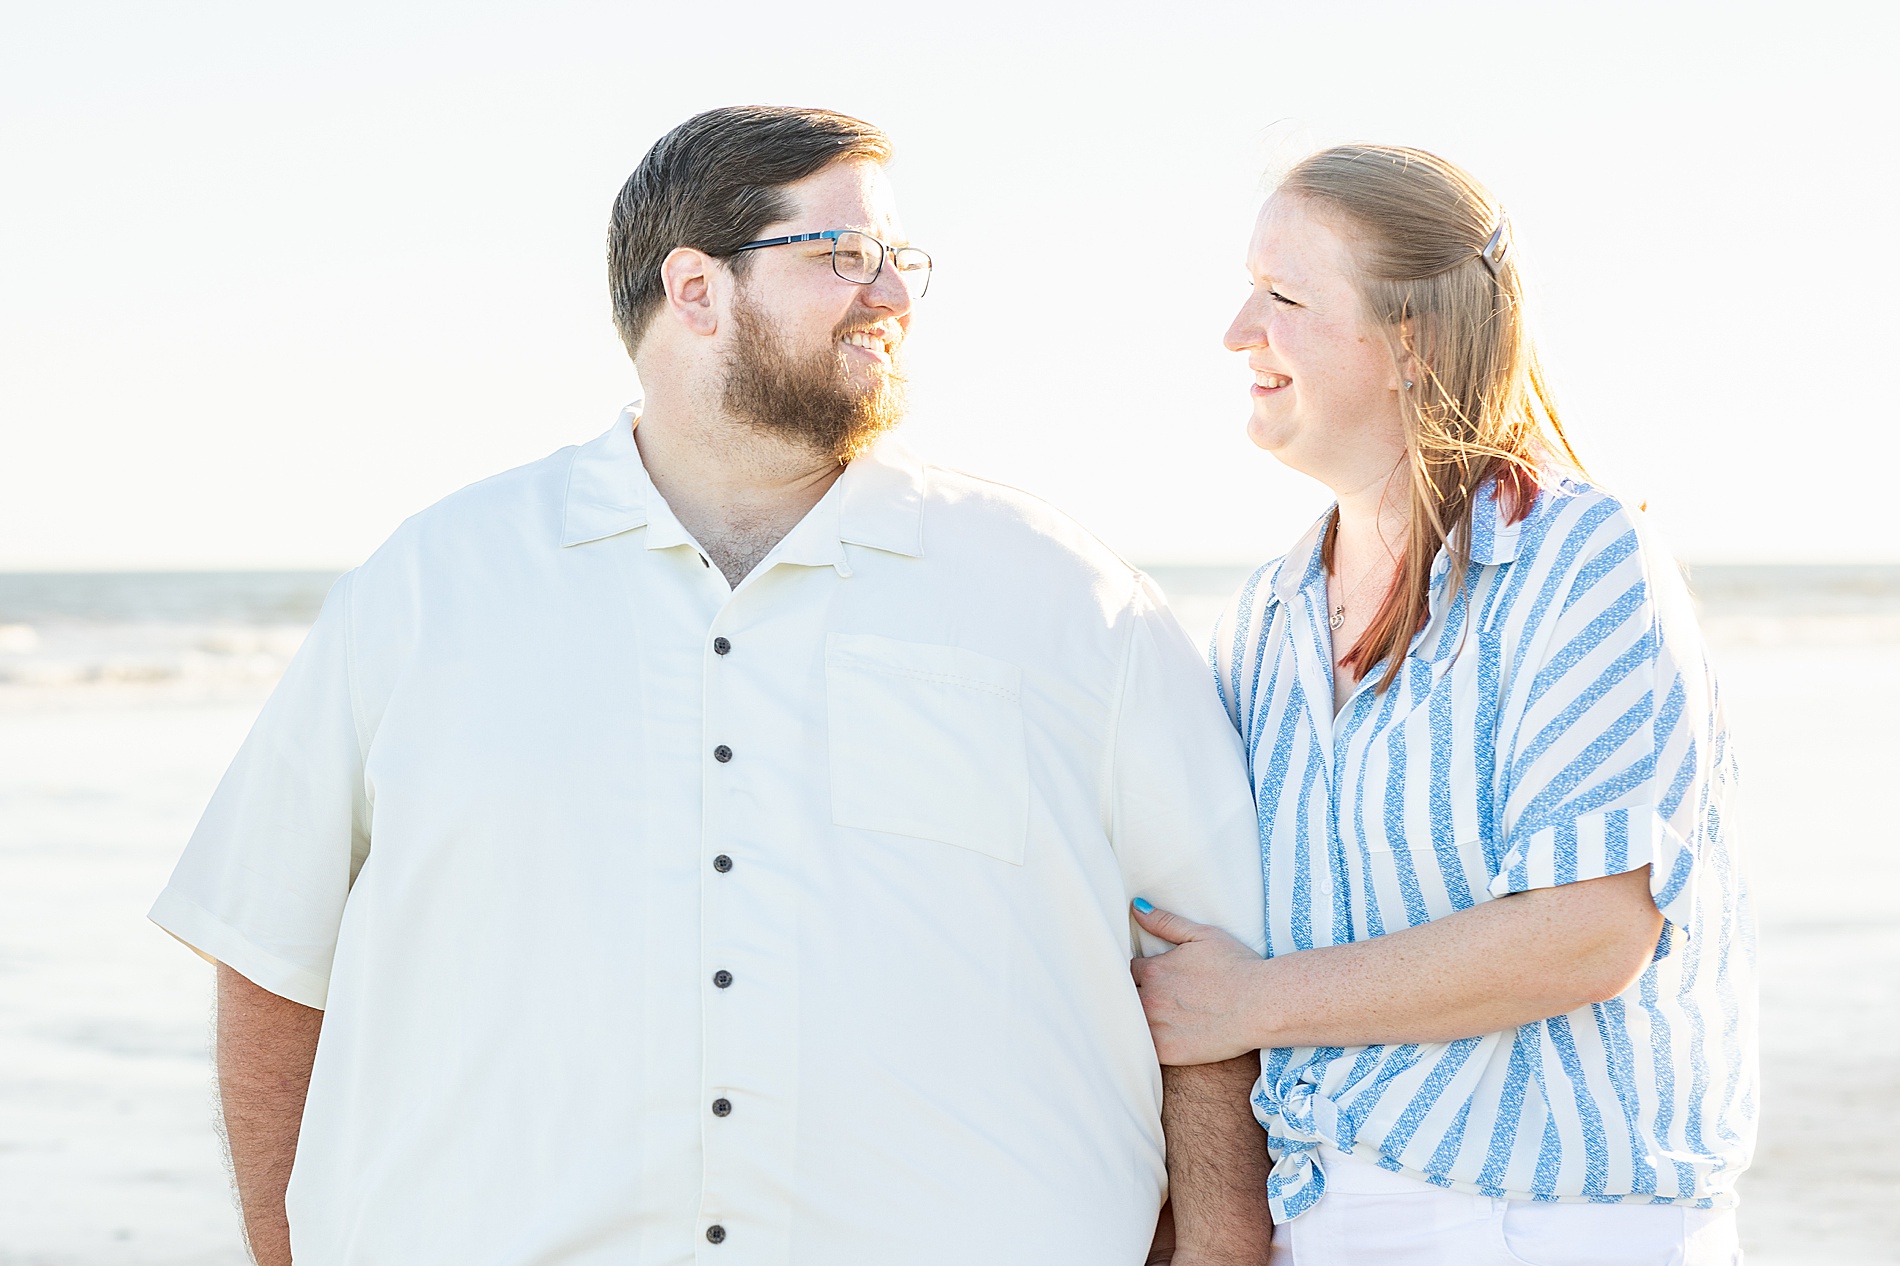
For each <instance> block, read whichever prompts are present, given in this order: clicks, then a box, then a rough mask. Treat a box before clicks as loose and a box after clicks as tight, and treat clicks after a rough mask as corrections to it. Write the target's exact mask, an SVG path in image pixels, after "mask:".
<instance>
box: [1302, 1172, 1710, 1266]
mask: <svg viewBox="0 0 1900 1266" xmlns="http://www.w3.org/2000/svg"><path fill="white" fill-rule="evenodd" d="M1319 1163H1320V1166H1321V1167H1322V1168H1323V1169H1324V1170H1325V1171H1326V1194H1325V1195H1323V1196H1321V1197H1320V1198H1319V1203H1317V1204H1315V1205H1314V1206H1313V1207H1312V1208H1311V1209H1308V1210H1307V1211H1306V1212H1305V1213H1303V1214H1301V1215H1300V1216H1299V1217H1298V1218H1296V1219H1294V1220H1293V1221H1292V1222H1289V1223H1286V1224H1284V1225H1282V1226H1278V1227H1276V1228H1274V1232H1273V1257H1272V1259H1271V1261H1272V1266H1740V1264H1741V1260H1742V1250H1741V1245H1740V1244H1739V1243H1738V1242H1737V1241H1736V1238H1735V1210H1733V1209H1685V1208H1681V1207H1679V1206H1676V1205H1647V1204H1542V1203H1533V1202H1531V1201H1527V1200H1493V1199H1491V1198H1490V1197H1489V1196H1474V1195H1468V1194H1466V1193H1465V1192H1462V1191H1445V1190H1443V1189H1441V1188H1438V1187H1434V1186H1431V1185H1430V1184H1428V1183H1423V1182H1420V1181H1419V1180H1418V1179H1416V1178H1408V1177H1406V1176H1405V1175H1403V1174H1394V1173H1391V1172H1389V1171H1387V1170H1383V1169H1380V1168H1379V1167H1378V1166H1377V1165H1375V1164H1373V1163H1372V1162H1371V1161H1368V1160H1363V1159H1360V1158H1357V1157H1353V1156H1347V1155H1345V1154H1344V1153H1342V1152H1339V1151H1337V1150H1336V1149H1334V1148H1331V1147H1326V1146H1322V1147H1321V1148H1320V1151H1319Z"/></svg>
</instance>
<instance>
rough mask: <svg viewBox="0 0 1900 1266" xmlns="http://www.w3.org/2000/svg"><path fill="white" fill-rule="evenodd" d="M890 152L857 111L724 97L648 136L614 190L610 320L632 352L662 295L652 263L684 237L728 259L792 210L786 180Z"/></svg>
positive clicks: (737, 257)
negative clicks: (734, 102)
mask: <svg viewBox="0 0 1900 1266" xmlns="http://www.w3.org/2000/svg"><path fill="white" fill-rule="evenodd" d="M854 158H855V159H868V160H870V161H871V162H875V163H888V162H889V161H890V160H891V142H890V139H889V138H888V137H886V136H885V135H884V133H883V132H881V131H879V130H878V129H877V128H874V127H872V126H871V125H870V124H869V123H866V122H864V121H863V120H861V119H854V118H852V117H850V116H849V115H844V114H836V113H833V112H832V111H830V110H808V109H798V108H795V107H792V106H726V107H723V108H721V109H718V110H708V111H706V112H705V113H704V114H696V115H694V116H693V117H692V118H690V119H688V120H686V122H684V123H682V124H680V125H679V126H678V127H676V128H674V129H673V130H672V131H671V132H668V133H667V134H666V135H665V136H662V137H661V138H660V139H659V140H658V141H656V142H654V144H653V148H652V149H650V150H648V151H647V155H646V157H645V158H643V159H641V160H640V165H639V166H638V167H636V168H634V171H633V174H632V175H631V176H628V177H627V183H626V184H624V185H622V186H621V187H620V194H619V196H618V197H616V198H615V199H614V209H613V216H612V218H611V219H610V220H609V221H608V224H607V283H608V288H609V289H610V291H611V292H612V294H613V305H614V328H615V329H617V330H619V331H620V341H621V342H622V343H624V344H626V347H627V355H629V356H632V355H634V354H635V353H636V352H637V351H638V350H639V347H640V338H641V336H642V335H644V334H645V333H646V328H647V326H648V325H649V324H650V323H651V322H652V320H653V314H654V313H655V312H656V311H658V310H659V306H660V304H661V302H662V301H663V300H664V299H665V297H666V287H665V284H664V283H663V282H662V281H661V280H660V265H661V264H662V263H663V262H664V261H665V260H666V257H667V256H668V255H669V254H671V253H672V252H673V251H674V250H676V249H678V248H679V247H682V246H690V247H693V248H695V249H697V250H702V251H705V252H706V253H707V254H708V255H711V256H713V257H714V258H716V259H726V260H729V261H730V265H731V267H732V268H733V270H734V271H735V272H738V273H740V274H741V275H743V273H744V271H745V268H746V265H747V264H748V263H750V256H748V255H744V254H735V252H736V251H737V249H738V248H739V247H740V246H743V245H744V244H745V243H747V242H749V241H752V240H753V239H755V238H757V237H758V235H759V231H760V230H761V229H763V228H764V227H765V226H766V225H768V224H770V223H772V222H773V221H774V220H782V219H784V218H785V216H786V215H787V214H788V213H789V212H790V210H791V203H790V200H789V199H788V198H787V197H786V196H785V186H786V185H790V184H795V183H797V182H798V181H800V180H803V179H805V178H806V177H807V176H812V175H816V174H817V173H818V172H820V171H822V170H823V169H824V168H826V167H829V166H830V165H831V164H832V163H836V162H841V161H844V160H846V159H854Z"/></svg>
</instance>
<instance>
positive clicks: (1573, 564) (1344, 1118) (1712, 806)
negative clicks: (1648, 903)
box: [1212, 482, 1758, 1219]
mask: <svg viewBox="0 0 1900 1266" xmlns="http://www.w3.org/2000/svg"><path fill="white" fill-rule="evenodd" d="M1494 491H1495V490H1494V488H1492V487H1491V486H1489V485H1487V487H1486V488H1485V489H1484V490H1482V492H1481V494H1480V496H1479V499H1478V503H1477V506H1476V508H1475V509H1476V512H1475V514H1474V516H1473V525H1472V548H1471V566H1470V569H1469V571H1468V573H1467V575H1466V578H1465V584H1464V587H1463V588H1462V590H1461V591H1460V592H1459V594H1458V596H1457V597H1456V598H1455V599H1452V600H1450V601H1447V599H1448V597H1449V594H1450V590H1451V585H1450V579H1451V577H1450V566H1451V564H1450V558H1449V555H1448V554H1447V553H1445V552H1443V551H1441V552H1440V554H1439V558H1438V563H1437V566H1436V569H1435V570H1434V572H1433V575H1432V588H1431V615H1430V618H1429V620H1428V621H1427V623H1426V626H1425V628H1424V629H1423V630H1422V631H1420V633H1419V634H1418V635H1417V636H1416V637H1414V638H1413V639H1412V642H1411V646H1410V648H1409V650H1408V652H1407V655H1406V659H1405V663H1404V665H1403V667H1402V668H1401V670H1400V672H1399V676H1398V679H1397V680H1396V681H1395V682H1394V684H1393V686H1392V688H1391V689H1390V690H1389V691H1387V692H1386V693H1385V694H1383V695H1381V694H1378V693H1376V692H1375V686H1376V684H1377V682H1378V681H1379V679H1380V677H1381V675H1382V673H1383V666H1381V667H1380V668H1378V669H1375V670H1374V671H1373V672H1371V673H1369V674H1367V677H1366V679H1365V680H1364V681H1363V682H1362V683H1361V684H1360V686H1359V688H1358V690H1357V692H1356V693H1355V694H1353V696H1352V697H1351V698H1350V699H1348V700H1347V702H1346V706H1345V708H1344V709H1343V710H1342V711H1341V712H1340V713H1339V715H1338V717H1337V718H1335V717H1334V715H1333V707H1332V704H1333V678H1332V638H1331V633H1330V630H1329V628H1328V625H1327V610H1326V571H1325V568H1324V566H1323V565H1322V563H1321V561H1320V544H1321V537H1322V534H1323V532H1324V530H1325V522H1326V521H1325V520H1324V519H1322V520H1321V521H1320V523H1319V524H1316V525H1315V526H1314V528H1313V529H1312V530H1311V531H1310V532H1309V533H1308V534H1307V535H1306V537H1305V538H1303V539H1302V541H1301V542H1300V543H1299V544H1298V545H1297V546H1296V547H1295V548H1294V550H1293V551H1292V552H1291V553H1289V554H1288V555H1287V556H1286V557H1285V558H1284V559H1281V560H1278V561H1276V562H1273V563H1269V564H1267V565H1266V566H1265V567H1263V568H1261V569H1260V570H1259V571H1258V572H1256V573H1255V574H1254V576H1253V578H1252V579H1251V580H1249V581H1248V582H1247V584H1246V585H1245V586H1243V587H1242V589H1241V591H1240V593H1239V594H1238V595H1237V596H1236V597H1235V599H1234V601H1233V602H1232V603H1231V604H1230V605H1229V607H1228V610H1227V612H1226V614H1225V615H1224V616H1223V617H1222V619H1221V622H1220V624H1219V625H1218V626H1217V627H1216V630H1215V634H1214V642H1213V647H1212V658H1213V662H1214V669H1215V673H1216V676H1217V677H1218V679H1219V682H1220V690H1221V695H1222V699H1223V701H1224V702H1225V703H1226V705H1227V711H1228V715H1229V716H1230V717H1231V719H1232V720H1233V723H1234V725H1235V727H1236V728H1237V729H1238V730H1239V731H1240V734H1241V737H1242V739H1243V740H1244V742H1245V744H1246V748H1247V753H1248V760H1249V764H1250V767H1251V771H1252V775H1253V780H1254V791H1255V796H1256V798H1257V801H1258V804H1259V811H1260V844H1261V850H1262V870H1263V873H1264V876H1265V882H1266V893H1267V946H1268V949H1267V953H1268V956H1269V957H1271V956H1272V955H1275V954H1288V953H1294V952H1297V951H1299V950H1303V949H1311V948H1314V947H1317V946H1324V945H1338V944H1343V943H1346V942H1349V941H1360V940H1365V939H1367V938H1370V937H1376V936H1383V935H1384V934H1386V933H1387V932H1391V931H1396V930H1398V929H1401V928H1407V927H1416V926H1418V925H1419V924H1421V923H1425V922H1428V921H1429V920H1432V919H1437V918H1442V917H1444V916H1446V915H1449V914H1452V913H1454V912H1456V911H1459V910H1466V909H1470V908H1471V907H1473V906H1475V905H1477V904H1478V903H1479V902H1483V901H1490V900H1493V899H1495V898H1498V897H1502V896H1506V895H1508V894H1510V893H1514V892H1523V891H1525V890H1527V889H1532V888H1542V887H1551V886H1555V885H1558V884H1565V883H1572V882H1575V881H1578V880H1585V879H1594V878H1599V877H1602V876H1606V875H1614V874H1620V873H1623V872H1625V871H1630V870H1635V869H1637V868H1639V867H1643V866H1648V867H1649V868H1650V890H1651V892H1652V893H1653V894H1654V896H1655V900H1656V904H1657V906H1658V908H1659V909H1661V911H1662V913H1663V915H1664V916H1665V920H1666V922H1665V924H1664V928H1663V933H1662V937H1661V939H1660V942H1659V944H1658V946H1657V950H1656V955H1655V958H1654V960H1653V961H1652V962H1651V963H1650V965H1649V967H1648V968H1647V969H1646V970H1645V971H1644V972H1643V975H1642V977H1641V978H1640V979H1639V980H1638V981H1637V982H1636V983H1635V984H1634V985H1632V986H1631V987H1630V988H1629V989H1628V990H1627V991H1626V992H1624V993H1623V994H1622V995H1621V996H1619V997H1617V998H1614V999H1612V1000H1610V1001H1609V1002H1605V1003H1601V1004H1597V1005H1593V1006H1588V1007H1584V1008H1581V1009H1579V1010H1577V1011H1573V1012H1571V1013H1570V1014H1568V1015H1561V1016H1554V1017H1552V1018H1550V1019H1548V1020H1543V1021H1540V1022H1538V1023H1534V1024H1526V1025H1524V1026H1523V1027H1521V1028H1519V1029H1517V1030H1515V1031H1511V1032H1503V1033H1488V1034H1484V1035H1482V1036H1473V1037H1469V1038H1466V1039H1463V1040H1461V1041H1456V1042H1431V1043H1405V1044H1400V1045H1382V1046H1361V1047H1347V1048H1343V1049H1342V1048H1338V1047H1328V1048H1317V1049H1316V1048H1312V1047H1302V1048H1297V1049H1279V1050H1271V1051H1267V1052H1264V1053H1263V1058H1262V1067H1263V1072H1262V1076H1261V1079H1260V1082H1259V1083H1258V1085H1257V1086H1256V1087H1255V1091H1254V1110H1255V1114H1256V1115H1257V1116H1258V1117H1259V1119H1260V1121H1261V1123H1262V1124H1263V1125H1264V1126H1266V1128H1267V1131H1268V1141H1269V1146H1270V1148H1271V1150H1272V1153H1273V1157H1274V1161H1275V1164H1274V1169H1273V1176H1272V1179H1271V1180H1270V1183H1269V1192H1270V1195H1271V1197H1272V1203H1273V1211H1274V1214H1275V1216H1276V1217H1278V1218H1281V1219H1286V1218H1292V1217H1297V1216H1298V1215H1299V1214H1300V1213H1301V1212H1303V1211H1304V1210H1306V1209H1308V1208H1310V1207H1311V1206H1312V1204H1313V1203H1314V1201H1316V1200H1318V1199H1319V1198H1320V1195H1321V1194H1322V1193H1323V1192H1324V1191H1325V1189H1326V1179H1325V1175H1324V1174H1323V1173H1322V1172H1321V1169H1320V1166H1319V1164H1318V1163H1317V1160H1316V1156H1315V1148H1316V1147H1317V1145H1318V1144H1319V1143H1320V1142H1321V1141H1325V1142H1328V1143H1331V1144H1332V1145H1334V1146H1335V1147H1338V1148H1339V1149H1341V1150H1343V1151H1347V1152H1351V1153H1353V1154H1355V1155H1361V1156H1367V1157H1369V1158H1371V1159H1373V1160H1376V1161H1377V1162H1378V1163H1379V1164H1381V1165H1383V1166H1384V1167H1385V1168H1387V1169H1389V1170H1392V1171H1395V1172H1400V1173H1405V1174H1410V1175H1412V1176H1414V1177H1417V1178H1419V1179H1421V1180H1423V1181H1426V1182H1431V1183H1434V1184H1437V1185H1438V1186H1441V1187H1450V1188H1455V1189H1458V1190H1461V1191H1471V1192H1477V1193H1481V1194H1484V1195H1489V1196H1493V1197H1499V1198H1507V1199H1524V1200H1531V1199H1535V1200H1573V1201H1592V1202H1603V1203H1615V1202H1622V1201H1635V1202H1642V1203H1658V1204H1667V1203H1675V1204H1689V1205H1694V1206H1697V1207H1711V1206H1723V1205H1730V1204H1733V1203H1734V1202H1735V1179H1736V1177H1737V1175H1738V1174H1739V1173H1740V1172H1741V1171H1742V1169H1743V1168H1744V1167H1745V1166H1746V1165H1747V1163H1748V1160H1749V1155H1750V1152H1751V1151H1752V1149H1753V1145H1754V1134H1755V1113H1756V1101H1757V1097H1758V1095H1757V1085H1756V1055H1755V1013H1756V1002H1755V983H1754V956H1755V951H1754V939H1753V924H1752V918H1751V915H1750V911H1749V898H1748V893H1747V888H1746V885H1745V883H1744V880H1743V876H1742V873H1741V867H1740V858H1739V855H1738V853H1737V850H1736V847H1735V844H1734V839H1733V831H1734V825H1733V822H1732V820H1731V813H1730V810H1731V806H1732V802H1733V798H1734V791H1735V758H1734V755H1733V753H1732V752H1731V751H1730V747H1729V741H1728V733H1727V729H1726V727H1725V725H1724V722H1723V720H1722V711H1721V706H1720V703H1719V700H1718V696H1717V690H1716V684H1715V680H1714V678H1713V676H1712V675H1711V673H1710V671H1709V667H1708V664H1707V661H1706V659H1705V656H1704V653H1703V647H1702V642H1701V636H1700V634H1699V632H1698V631H1697V628H1696V622H1695V615H1694V612H1693V610H1692V608H1691V607H1690V604H1689V596H1688V591H1687V588H1686V586H1685V585H1684V584H1683V581H1682V577H1681V575H1680V573H1679V572H1678V571H1677V569H1676V567H1675V565H1674V563H1673V562H1671V560H1670V559H1669V557H1668V556H1667V554H1665V553H1663V552H1661V551H1660V550H1658V549H1657V548H1656V547H1655V546H1654V545H1653V544H1650V543H1648V542H1647V541H1646V540H1645V536H1646V530H1645V529H1644V528H1643V527H1642V526H1641V524H1640V520H1639V519H1638V517H1637V516H1636V515H1634V514H1632V513H1631V512H1630V511H1629V510H1628V509H1626V508H1625V507H1624V506H1623V505H1621V504H1620V503H1619V502H1617V501H1616V500H1615V499H1614V498H1612V497H1610V496H1607V495H1606V494H1604V493H1603V492H1601V491H1599V490H1597V489H1594V488H1591V487H1588V486H1585V485H1582V484H1578V483H1572V482H1566V483H1564V484H1562V485H1560V486H1557V487H1555V488H1552V489H1546V490H1545V491H1543V492H1542V493H1540V494H1539V495H1538V497H1537V499H1536V501H1535V503H1534V504H1533V506H1532V509H1531V512H1530V515H1529V516H1528V517H1527V518H1526V519H1524V520H1523V521H1522V522H1520V523H1517V524H1515V525H1508V526H1507V525H1506V524H1505V523H1504V522H1503V517H1502V515H1501V513H1500V512H1499V509H1498V506H1497V503H1496V501H1495V498H1494Z"/></svg>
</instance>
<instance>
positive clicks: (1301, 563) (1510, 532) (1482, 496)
mask: <svg viewBox="0 0 1900 1266" xmlns="http://www.w3.org/2000/svg"><path fill="white" fill-rule="evenodd" d="M1497 494H1498V481H1497V480H1496V479H1495V478H1493V479H1487V480H1485V481H1484V482H1483V483H1482V484H1480V485H1479V486H1478V491H1477V494H1476V500H1475V502H1474V504H1473V506H1472V510H1471V561H1472V562H1474V563H1476V564H1478V565H1479V566H1481V567H1494V566H1499V565H1501V564H1504V563H1511V562H1515V561H1517V543H1518V535H1519V533H1520V531H1521V530H1522V528H1523V527H1524V523H1525V520H1523V519H1520V520H1518V521H1517V522H1516V523H1506V522H1505V521H1504V509H1503V507H1502V506H1500V505H1499V504H1498V495H1497ZM1337 508H1338V507H1337V504H1335V505H1332V506H1328V507H1327V508H1326V512H1325V513H1324V514H1321V515H1320V516H1319V518H1318V519H1317V520H1316V521H1315V522H1314V523H1313V526H1312V527H1310V528H1308V529H1306V531H1305V533H1304V534H1302V535H1301V537H1300V539H1299V540H1298V541H1296V542H1295V543H1294V545H1293V548H1292V549H1290V550H1288V551H1287V553H1286V557H1285V558H1283V559H1281V560H1280V567H1279V570H1278V571H1277V572H1275V573H1274V577H1273V588H1272V594H1271V596H1270V597H1269V598H1268V605H1269V606H1271V605H1272V604H1273V603H1278V602H1291V601H1292V600H1293V597H1294V595H1295V594H1298V593H1299V592H1301V591H1302V590H1305V589H1311V588H1313V586H1315V585H1317V586H1319V588H1318V589H1317V590H1316V591H1315V592H1316V593H1317V595H1318V597H1317V601H1319V602H1320V603H1321V604H1322V605H1324V603H1325V600H1326V593H1325V586H1326V565H1325V563H1324V562H1323V561H1322V560H1321V556H1320V546H1321V545H1322V544H1323V543H1324V541H1325V539H1326V525H1327V523H1328V522H1330V521H1331V519H1332V517H1333V511H1334V510H1335V509H1337ZM1450 572H1451V553H1450V551H1449V550H1446V549H1443V548H1441V549H1440V550H1439V551H1438V557H1437V558H1436V559H1435V560H1434V561H1433V563H1432V597H1431V606H1432V613H1433V614H1434V615H1436V614H1437V612H1438V607H1439V605H1440V602H1441V601H1442V598H1443V595H1444V591H1445V579H1446V577H1447V576H1448V575H1449V574H1450Z"/></svg>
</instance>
